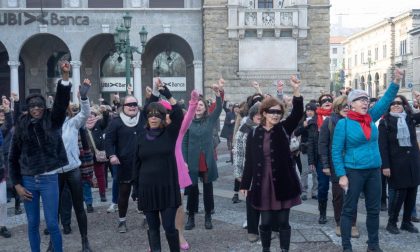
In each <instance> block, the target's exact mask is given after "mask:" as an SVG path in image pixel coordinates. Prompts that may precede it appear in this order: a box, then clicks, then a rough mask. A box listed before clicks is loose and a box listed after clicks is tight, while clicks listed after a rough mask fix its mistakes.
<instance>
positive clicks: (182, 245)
mask: <svg viewBox="0 0 420 252" xmlns="http://www.w3.org/2000/svg"><path fill="white" fill-rule="evenodd" d="M179 248H180V249H181V250H184V251H186V250H189V249H190V244H188V242H185V243H180V244H179Z"/></svg>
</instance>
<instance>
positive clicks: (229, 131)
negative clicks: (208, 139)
mask: <svg viewBox="0 0 420 252" xmlns="http://www.w3.org/2000/svg"><path fill="white" fill-rule="evenodd" d="M223 109H224V110H225V113H226V117H225V121H224V123H223V128H222V132H220V137H221V138H225V139H232V138H233V130H234V128H235V119H236V115H235V112H233V111H231V110H230V109H228V108H227V107H226V101H225V102H224V104H223ZM232 120H233V122H232Z"/></svg>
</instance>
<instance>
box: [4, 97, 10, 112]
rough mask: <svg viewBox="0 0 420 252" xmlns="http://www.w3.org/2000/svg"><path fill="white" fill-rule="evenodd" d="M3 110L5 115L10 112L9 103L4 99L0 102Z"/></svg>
mask: <svg viewBox="0 0 420 252" xmlns="http://www.w3.org/2000/svg"><path fill="white" fill-rule="evenodd" d="M2 105H3V110H4V112H5V113H9V112H10V101H9V100H8V99H7V98H4V99H3V101H2Z"/></svg>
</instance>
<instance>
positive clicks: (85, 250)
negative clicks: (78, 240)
mask: <svg viewBox="0 0 420 252" xmlns="http://www.w3.org/2000/svg"><path fill="white" fill-rule="evenodd" d="M82 252H92V249H91V248H90V246H89V241H88V238H87V236H83V237H82Z"/></svg>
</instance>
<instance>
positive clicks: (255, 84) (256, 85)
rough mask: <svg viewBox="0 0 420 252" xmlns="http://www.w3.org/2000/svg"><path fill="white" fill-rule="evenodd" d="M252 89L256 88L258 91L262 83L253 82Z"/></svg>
mask: <svg viewBox="0 0 420 252" xmlns="http://www.w3.org/2000/svg"><path fill="white" fill-rule="evenodd" d="M252 87H253V88H255V89H256V90H257V91H258V90H259V89H260V83H258V82H256V81H253V82H252Z"/></svg>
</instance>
